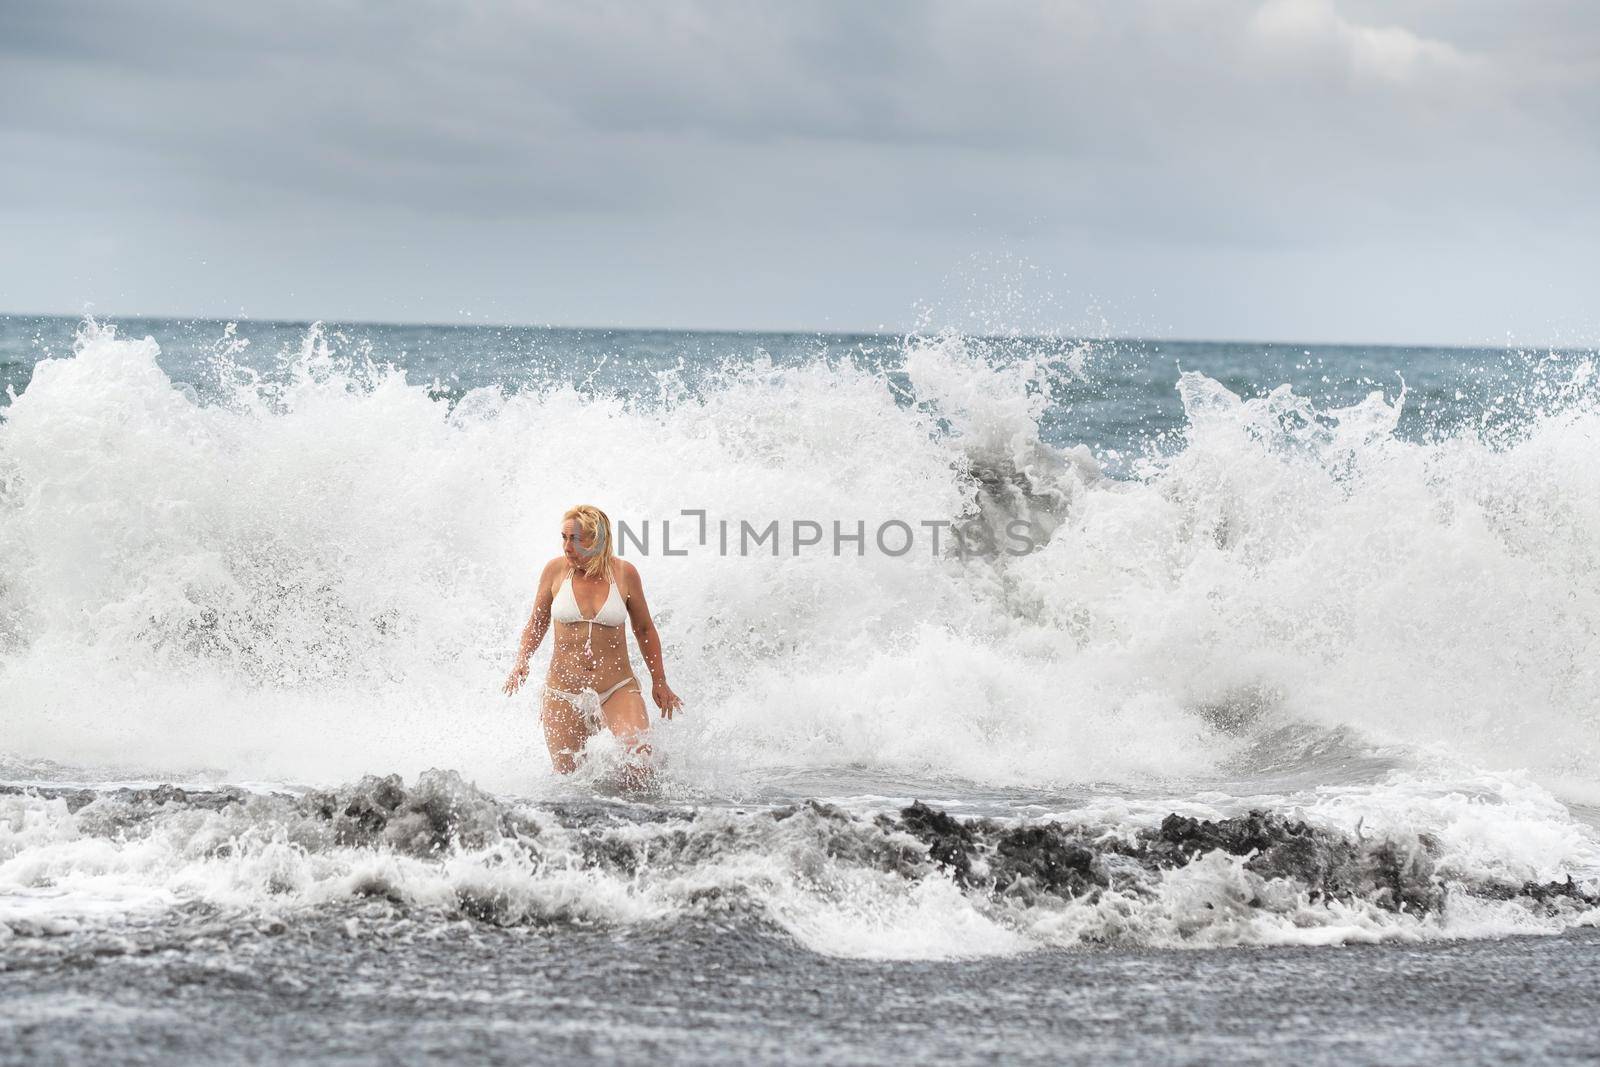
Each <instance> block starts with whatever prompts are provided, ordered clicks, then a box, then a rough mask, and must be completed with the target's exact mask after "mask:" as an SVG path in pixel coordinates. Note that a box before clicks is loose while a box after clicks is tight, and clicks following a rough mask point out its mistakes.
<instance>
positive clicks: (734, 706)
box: [0, 316, 1600, 1064]
mask: <svg viewBox="0 0 1600 1067" xmlns="http://www.w3.org/2000/svg"><path fill="white" fill-rule="evenodd" d="M1595 368H1596V353H1594V352H1592V351H1580V350H1548V349H1539V350H1512V349H1485V350H1470V349H1453V348H1438V349H1425V348H1396V347H1384V346H1376V345H1371V346H1329V345H1311V344H1292V343H1211V342H1206V343H1201V342H1176V341H1165V340H1143V341H1141V340H1115V339H1112V340H1097V339H1085V338H1075V337H1038V336H1028V335H1020V334H1019V335H1015V336H968V335H964V334H962V333H959V332H955V331H928V332H925V333H921V334H916V335H906V336H900V335H896V336H889V335H799V334H755V333H710V332H705V333H691V332H662V331H638V330H604V329H593V330H567V329H551V328H531V327H490V326H407V325H380V324H342V325H341V324H332V323H327V324H320V323H319V324H308V323H263V322H248V321H242V322H238V323H228V322H223V321H211V320H181V321H180V320H155V319H123V320H107V321H94V320H88V319H84V320H79V319H72V318H54V317H24V316H10V317H0V383H3V384H4V386H5V391H6V396H5V399H4V401H3V406H0V1036H3V1038H4V1040H3V1041H0V1062H4V1063H11V1062H16V1063H22V1062H28V1063H50V1062H61V1063H67V1062H81V1061H82V1060H83V1059H86V1058H104V1059H109V1058H116V1059H122V1060H141V1061H145V1060H147V1061H150V1062H161V1063H190V1062H195V1063H202V1062H206V1063H209V1062H217V1061H219V1060H249V1061H252V1062H307V1061H310V1062H330V1063H332V1062H337V1063H379V1062H394V1061H396V1060H399V1061H403V1062H423V1061H433V1060H443V1059H453V1060H461V1059H463V1058H466V1059H470V1060H492V1061H506V1062H519V1063H520V1062H544V1061H563V1062H564V1061H569V1060H571V1059H574V1058H579V1059H584V1058H589V1059H604V1060H608V1061H619V1062H643V1061H647V1060H650V1061H659V1060H663V1059H666V1060H672V1061H686V1062H727V1063H734V1062H737V1063H756V1062H760V1063H793V1062H817V1061H822V1062H855V1063H883V1062H906V1063H911V1062H917V1063H921V1062H927V1061H929V1060H931V1059H934V1058H938V1059H940V1060H943V1061H948V1062H953V1063H977V1062H994V1061H1000V1062H1039V1063H1045V1062H1049V1063H1060V1062H1127V1063H1152V1062H1171V1063H1203V1062H1217V1061H1223V1060H1229V1061H1237V1062H1282V1061H1286V1060H1291V1059H1292V1060H1295V1061H1298V1062H1304V1063H1328V1064H1332V1063H1350V1062H1382V1063H1424V1062H1427V1063H1435V1062H1455V1063H1472V1062H1480V1063H1498V1062H1505V1061H1507V1060H1518V1061H1521V1062H1560V1061H1564V1060H1577V1059H1593V1058H1595V1057H1596V1056H1600V1026H1596V1025H1595V1024H1594V1020H1593V1009H1592V1004H1591V1003H1590V996H1589V991H1590V990H1592V989H1593V988H1594V984H1595V982H1596V981H1597V980H1600V953H1597V948H1600V933H1597V932H1596V929H1595V928H1596V926H1597V924H1600V771H1597V770H1596V767H1597V757H1600V666H1597V664H1600V463H1597V462H1596V459H1597V456H1600V452H1597V446H1600V381H1597V378H1596V375H1595ZM576 503H593V504H596V505H598V506H600V507H601V508H603V509H605V510H606V511H607V512H608V513H609V514H610V516H611V517H612V519H613V520H614V521H615V522H617V523H618V525H619V530H620V529H621V528H622V527H626V528H627V530H628V531H629V534H631V537H630V536H629V535H623V536H622V537H621V547H622V549H623V552H624V555H625V556H626V558H628V559H630V560H632V561H633V562H634V563H635V564H636V565H637V566H638V567H639V570H640V573H641V575H642V578H643V581H644V586H645V590H646V593H647V595H648V597H649V599H650V603H651V606H652V609H653V611H654V614H655V618H656V622H657V625H658V626H659V628H660V631H661V634H662V637H663V640H664V643H665V659H666V667H667V673H668V677H669V679H670V680H671V683H672V686H673V688H674V689H675V690H676V691H677V693H678V694H679V695H680V696H681V697H683V699H684V701H685V709H684V712H683V714H682V715H681V716H680V717H679V718H677V719H675V720H674V721H671V722H660V721H657V722H656V723H655V725H654V726H653V728H652V744H653V746H654V748H655V758H656V774H655V779H654V782H653V784H652V785H651V786H650V788H649V789H648V790H647V791H645V792H644V793H642V794H631V793H629V792H627V791H625V790H624V789H622V788H621V786H620V783H619V754H618V752H617V748H616V746H615V745H614V744H613V743H611V742H610V739H609V738H608V737H604V736H602V737H600V738H597V739H596V740H595V742H593V743H592V744H591V745H590V748H589V752H588V756H587V759H586V761H585V763H584V765H583V767H582V768H581V769H580V770H579V772H578V773H577V774H575V775H572V776H570V777H566V778H563V777H559V776H556V775H555V774H553V773H552V771H551V769H550V763H549V758H548V755H547V753H546V751H545V748H544V743H543V738H542V736H541V734H540V731H539V728H538V724H537V721H536V718H535V715H536V695H535V694H536V692H537V687H530V688H528V689H524V690H523V691H522V692H521V693H519V694H518V695H517V696H516V697H514V698H510V699H508V698H507V697H506V696H504V694H503V693H501V691H500V684H501V682H502V681H503V680H504V678H505V676H506V673H507V671H508V670H509V668H510V665H511V662H512V658H513V655H514V652H515V646H516V640H517V636H518V634H519V632H520V628H521V625H522V623H523V622H524V620H525V619H526V617H527V614H528V611H529V609H530V607H531V604H532V599H533V591H534V584H535V580H536V578H537V575H538V573H539V570H540V567H541V565H542V564H543V563H544V562H545V561H546V560H548V559H550V558H551V557H553V556H555V555H557V554H558V552H559V533H558V527H559V522H560V516H561V513H562V512H563V510H565V508H567V507H568V506H570V505H572V504H576ZM547 656H548V645H546V647H545V648H543V649H541V650H540V653H539V655H537V656H536V657H535V660H534V675H533V676H534V678H535V679H538V678H541V677H542V672H543V663H544V661H545V659H546V658H547ZM635 658H636V660H637V655H636V656H635ZM636 673H637V674H639V676H640V677H641V678H644V677H647V675H646V672H645V670H644V667H643V664H642V663H637V664H636Z"/></svg>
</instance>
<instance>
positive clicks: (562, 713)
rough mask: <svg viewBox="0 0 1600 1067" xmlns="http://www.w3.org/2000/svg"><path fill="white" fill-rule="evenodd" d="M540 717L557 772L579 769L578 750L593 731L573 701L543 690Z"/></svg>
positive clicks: (551, 759)
mask: <svg viewBox="0 0 1600 1067" xmlns="http://www.w3.org/2000/svg"><path fill="white" fill-rule="evenodd" d="M539 719H540V721H541V722H542V723H543V724H544V743H545V744H546V745H548V746H550V762H551V763H553V764H555V768H556V773H557V774H571V773H572V772H573V771H575V770H577V769H578V753H580V752H582V751H583V746H584V745H585V744H587V743H588V741H589V738H590V737H591V736H593V734H594V730H593V729H592V728H591V727H590V725H589V723H588V722H587V721H585V719H584V717H583V714H582V713H581V712H580V711H578V709H577V708H575V707H573V705H572V702H571V701H569V700H567V698H566V697H559V696H556V695H555V693H554V692H553V691H552V690H549V689H546V690H545V692H544V700H543V709H542V712H541V714H540V716H539Z"/></svg>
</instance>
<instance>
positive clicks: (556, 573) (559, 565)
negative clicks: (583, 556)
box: [539, 556, 567, 585]
mask: <svg viewBox="0 0 1600 1067" xmlns="http://www.w3.org/2000/svg"><path fill="white" fill-rule="evenodd" d="M566 569H567V560H566V557H565V556H557V557H556V558H555V559H552V560H551V561H550V562H549V563H546V564H545V565H544V569H543V570H542V571H540V572H539V583H540V584H541V585H549V584H550V583H551V582H553V581H555V580H556V579H557V578H559V577H560V576H561V575H562V574H564V573H565V572H566Z"/></svg>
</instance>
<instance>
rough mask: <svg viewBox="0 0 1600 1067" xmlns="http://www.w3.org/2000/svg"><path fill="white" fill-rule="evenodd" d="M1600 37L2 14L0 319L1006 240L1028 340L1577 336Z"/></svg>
mask: <svg viewBox="0 0 1600 1067" xmlns="http://www.w3.org/2000/svg"><path fill="white" fill-rule="evenodd" d="M1597 56H1600V10H1597V9H1594V8H1593V7H1592V6H1591V5H1587V4H1582V3H1576V2H1564V0H1563V2H1556V0H1549V2H1544V3H1534V4H1530V5H1520V6H1518V7H1517V8H1516V9H1514V10H1513V9H1510V8H1507V7H1506V6H1505V5H1502V4H1496V3H1490V2H1488V0H1466V2H1462V3H1457V4H1451V5H1440V4H1437V3H1430V2H1426V0H1399V2H1386V3H1377V2H1375V0H1372V2H1365V0H1337V2H1335V0H1266V2H1261V0H1255V2H1245V0H1188V2H1185V3H1158V2H1154V0H1145V2H1137V0H1136V2H1131V3H1116V2H1113V0H1094V2H1090V0H1064V2H1059V3H1045V2H1042V0H1041V2H1038V3H1032V4H1021V3H1004V2H1002V3H995V4H981V5H980V4H966V3H909V2H906V3H875V4H844V3H833V4H807V5H788V4H776V3H771V4H768V3H759V4H756V3H734V2H720V3H719V2H705V0H701V2H690V3H675V4H645V3H620V2H605V0H601V2H596V3H590V4H581V5H573V4H562V3H516V4H511V3H507V4H493V3H467V4H445V3H422V2H396V3H389V4H376V3H355V2H345V3H334V4H327V3H322V4H311V3H303V2H287V3H279V4H275V5H215V4H202V3H197V2H196V3H186V2H175V0H167V2H157V3H150V4H143V5H137V6H136V5H129V4H125V3H113V2H100V3H82V2H80V3H73V2H66V3H58V4H27V3H22V2H19V0H0V152H3V153H4V157H5V158H7V159H8V160H10V161H11V165H10V166H8V167H7V168H5V170H4V172H3V173H0V217H3V218H4V219H5V220H6V230H7V235H8V240H7V241H6V242H5V245H4V247H3V248H0V307H4V308H6V309H9V310H18V311H25V310H74V309H76V308H78V307H80V306H82V305H83V304H84V303H85V302H93V303H95V304H96V305H98V306H99V307H101V308H103V309H105V310H107V311H109V312H112V313H132V312H152V313H155V312H166V311H179V312H188V313H216V314H238V313H240V312H241V311H244V312H250V313H256V314H272V315H287V316H308V317H309V316H316V317H344V316H350V317H378V318H383V317H402V318H427V319H447V320H448V319H453V318H454V317H455V316H456V315H457V314H458V313H460V312H462V311H470V312H472V313H473V314H475V315H477V316H480V317H484V318H489V319H498V320H515V321H556V322H611V323H618V324H666V325H684V326H695V325H703V326H792V327H828V326H832V327H855V326H865V327H872V326H876V325H878V324H879V323H886V324H889V325H892V326H900V325H906V324H908V323H909V322H910V320H911V318H912V316H913V315H914V314H915V308H916V307H917V306H918V305H919V304H931V305H932V306H933V307H934V308H935V309H936V310H937V308H938V307H939V306H940V304H941V302H943V303H947V304H949V305H950V306H954V305H956V304H958V303H959V304H961V305H962V306H965V305H966V304H968V303H970V302H971V300H972V299H974V294H972V293H971V292H968V291H962V292H959V293H956V292H953V291H952V287H955V288H957V289H964V288H965V287H970V286H971V285H973V284H982V283H981V282H977V283H975V282H972V281H970V280H969V279H971V278H973V277H974V276H975V273H976V275H982V274H983V273H984V272H982V271H978V272H974V271H972V270H971V269H970V267H971V264H972V263H974V262H983V261H986V260H993V261H995V262H996V263H999V262H1002V261H1004V262H1012V261H1016V260H1021V261H1024V262H1026V263H1029V264H1032V265H1034V266H1036V267H1038V268H1039V269H1040V270H1039V272H1038V273H1039V274H1041V275H1043V276H1048V277H1049V278H1050V279H1052V281H1051V282H1050V285H1049V288H1050V290H1051V292H1053V293H1055V294H1056V296H1055V297H1054V298H1053V299H1052V300H1049V301H1046V300H1044V298H1043V296H1042V295H1041V310H1040V311H1039V312H1037V313H1036V314H1035V316H1034V317H1035V318H1037V319H1039V320H1041V321H1039V322H1031V323H1028V324H1026V325H1030V326H1034V325H1041V324H1046V325H1047V324H1049V323H1045V322H1043V320H1044V319H1046V318H1049V317H1051V316H1054V317H1055V318H1057V319H1059V320H1060V321H1058V322H1056V323H1055V324H1056V325H1060V326H1063V327H1067V328H1074V327H1083V326H1086V325H1089V326H1095V325H1098V314H1099V313H1098V312H1095V313H1091V311H1090V308H1091V307H1095V308H1100V309H1102V310H1103V311H1104V314H1105V315H1106V317H1107V320H1108V321H1107V325H1109V326H1110V328H1112V329H1113V330H1117V331H1119V332H1142V331H1152V332H1158V333H1167V334H1175V335H1184V336H1195V335H1210V336H1279V337H1292V338H1301V339H1317V338H1352V339H1395V340H1430V339H1431V340H1448V341H1477V340H1487V339H1497V338H1502V337H1503V336H1504V334H1505V333H1506V332H1507V331H1511V332H1513V333H1515V334H1517V335H1519V336H1522V337H1526V338H1544V337H1558V336H1559V337H1560V338H1562V339H1567V340H1593V339H1595V338H1594V337H1592V336H1591V337H1583V336H1574V334H1575V333H1577V334H1581V333H1582V332H1583V331H1592V330H1593V328H1594V327H1595V326H1596V325H1597V322H1596V319H1595V318H1594V316H1596V315H1597V314H1600V313H1597V312H1596V310H1595V308H1594V306H1593V296H1594V285H1593V278H1594V277H1595V273H1594V265H1593V262H1592V260H1593V250H1594V249H1595V248H1596V247H1600V245H1597V243H1596V242H1597V238H1600V209H1597V207H1596V206H1595V202H1594V198H1593V195H1592V193H1591V190H1592V189H1593V188H1595V187H1596V183H1597V179H1600V149H1597V147H1596V146H1597V145H1600V138H1597V137H1596V136H1595V134H1596V133H1597V119H1600V61H1597V59H1596V57H1597ZM1062 292H1069V293H1072V294H1076V295H1075V296H1072V297H1070V298H1067V297H1062V296H1061V295H1060V294H1061V293H1062ZM983 298H984V294H982V293H979V294H976V299H979V300H982V299H983ZM994 299H995V300H996V302H1003V303H1007V305H1008V306H1009V305H1010V304H1012V303H1014V299H1013V297H1012V296H1011V295H1006V294H998V293H997V294H996V295H995V298H994ZM1074 300H1075V301H1077V304H1076V306H1074V304H1073V301H1074ZM1045 304H1048V305H1049V306H1048V310H1046V309H1045V308H1044V305H1045ZM1585 316H1589V317H1590V318H1588V319H1587V320H1586V319H1585V318H1584V317H1585ZM1091 320H1092V321H1091Z"/></svg>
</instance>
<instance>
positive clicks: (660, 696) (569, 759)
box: [505, 504, 682, 784]
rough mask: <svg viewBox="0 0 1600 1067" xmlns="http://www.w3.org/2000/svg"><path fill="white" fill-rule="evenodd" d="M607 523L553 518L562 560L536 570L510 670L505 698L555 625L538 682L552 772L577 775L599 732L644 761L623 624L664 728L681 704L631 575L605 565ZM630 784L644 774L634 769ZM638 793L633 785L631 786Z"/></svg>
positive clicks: (617, 562) (602, 518) (639, 704)
mask: <svg viewBox="0 0 1600 1067" xmlns="http://www.w3.org/2000/svg"><path fill="white" fill-rule="evenodd" d="M612 544H613V542H612V538H611V520H610V519H609V518H607V517H606V513H605V512H603V511H601V510H600V509H599V508H596V507H591V506H590V505H588V504H580V505H579V506H577V507H575V508H572V509H570V510H569V511H568V512H567V513H566V514H565V515H563V516H562V517H561V555H560V556H558V557H556V558H555V559H553V560H551V561H550V562H549V563H546V564H545V565H544V572H543V573H542V574H541V575H540V576H539V596H538V599H537V600H535V601H534V605H533V614H532V615H531V616H530V617H529V618H528V625H527V626H525V627H524V628H523V630H522V646H521V648H520V649H519V650H518V651H517V663H516V666H514V667H513V668H511V677H509V678H507V679H506V684H505V691H506V695H508V696H509V695H510V694H512V693H515V692H516V691H517V690H518V689H520V688H521V687H522V683H523V682H525V681H527V680H528V660H529V658H530V657H531V656H532V655H533V650H534V649H536V648H538V647H539V642H540V641H542V640H544V632H545V630H547V629H548V628H549V626H550V623H551V622H552V621H554V622H555V624H556V627H555V638H554V641H555V650H554V651H553V652H552V654H551V656H550V674H549V676H548V677H547V678H546V680H545V689H544V696H543V710H542V712H541V714H540V718H541V719H542V720H543V722H544V739H545V742H546V743H547V744H548V745H549V746H550V759H551V761H552V762H553V763H554V764H555V767H556V770H557V771H559V772H560V773H562V774H570V773H571V772H572V771H574V770H576V769H577V766H578V753H579V752H581V751H583V746H584V745H585V744H586V743H587V742H588V740H589V738H591V737H593V736H594V735H595V734H596V733H598V732H599V730H600V727H601V726H602V725H603V726H605V727H606V728H608V729H609V730H610V731H611V732H612V733H613V734H614V735H615V736H616V738H617V740H619V741H621V742H622V743H623V745H624V746H626V747H627V750H628V752H629V753H630V754H631V755H635V756H638V757H641V758H642V757H647V756H649V754H650V746H649V745H647V744H645V743H644V741H643V737H642V735H643V734H644V732H645V731H646V730H648V729H649V728H650V717H649V715H648V714H646V712H645V708H644V697H643V696H641V695H640V693H639V682H638V679H636V678H635V677H634V676H633V668H632V666H630V665H629V662H628V635H627V632H626V631H625V630H624V629H623V626H622V623H623V621H624V620H625V619H629V620H632V622H633V632H634V634H635V635H636V636H637V637H638V638H639V651H640V652H641V653H642V654H643V655H644V661H645V663H646V664H647V665H648V666H649V667H650V678H651V680H652V683H653V684H652V685H651V691H650V695H651V697H652V698H653V699H654V700H655V702H656V707H658V708H660V709H661V715H662V717H663V718H666V719H670V718H672V713H673V712H674V711H676V710H677V709H678V707H679V705H680V704H681V703H682V701H680V700H679V699H678V696H677V694H676V693H674V692H673V691H672V690H671V689H670V688H669V687H668V686H667V672H666V668H665V667H663V666H662V663H661V636H660V635H659V634H658V633H656V626H655V623H654V622H652V621H651V619H650V609H649V607H648V606H646V604H645V602H644V588H643V586H641V585H640V583H639V570H638V568H637V567H635V566H634V565H633V564H631V563H629V562H628V561H626V560H621V559H617V558H616V557H615V556H614V555H612V551H611V548H612ZM634 766H635V770H634V771H632V772H631V773H632V774H633V775H642V774H643V770H642V768H641V767H640V766H639V765H638V764H635V765H634ZM635 784H637V782H635Z"/></svg>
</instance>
